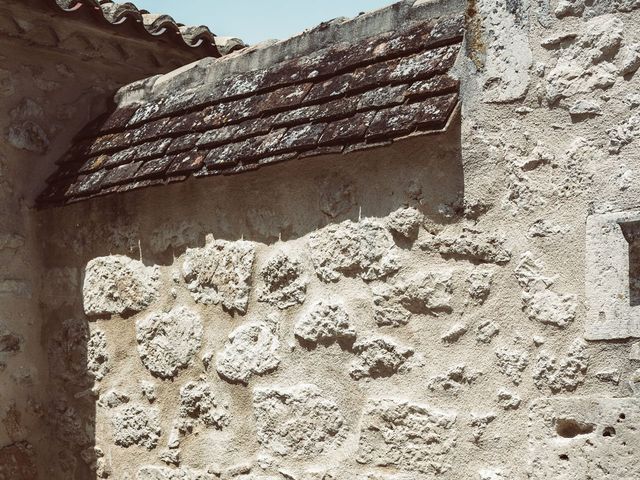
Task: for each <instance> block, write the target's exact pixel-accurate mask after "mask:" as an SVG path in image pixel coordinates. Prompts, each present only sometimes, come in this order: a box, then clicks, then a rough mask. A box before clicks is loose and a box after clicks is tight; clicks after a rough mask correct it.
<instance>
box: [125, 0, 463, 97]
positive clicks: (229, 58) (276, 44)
mask: <svg viewBox="0 0 640 480" xmlns="http://www.w3.org/2000/svg"><path fill="white" fill-rule="evenodd" d="M465 8H466V1H465V0H402V1H400V2H397V3H394V4H392V5H389V6H388V7H384V8H381V9H378V10H374V11H371V12H368V13H363V14H360V15H358V16H357V17H354V18H352V19H345V18H343V17H342V18H337V19H334V20H330V21H328V22H324V23H321V24H320V25H318V26H316V27H314V28H311V29H308V30H305V31H304V32H302V33H300V34H298V35H295V36H293V37H290V38H287V39H285V40H280V41H277V40H267V41H265V42H262V43H259V44H257V45H253V46H251V47H249V48H244V49H242V50H238V51H235V52H233V53H230V54H228V55H225V56H223V57H222V58H205V59H202V60H198V61H196V62H193V63H191V64H189V65H185V66H184V67H181V68H179V69H177V70H174V71H172V72H169V73H167V74H165V75H160V76H158V77H154V78H153V79H152V80H151V81H150V79H145V80H141V81H139V82H134V83H132V84H129V85H125V86H124V87H122V88H121V89H120V90H119V91H118V93H117V94H116V98H115V101H116V103H117V104H118V105H119V106H120V107H124V106H126V105H130V104H134V103H146V102H149V101H153V100H156V99H158V98H162V97H163V96H164V95H165V94H167V93H168V92H171V91H176V89H180V90H183V91H184V90H188V89H190V88H194V89H197V88H202V85H203V84H217V83H218V82H220V81H221V80H223V79H224V78H226V77H229V76H230V75H234V74H238V73H243V72H251V71H254V70H259V69H264V68H268V67H270V66H272V65H274V64H277V63H280V62H284V61H286V60H291V59H293V58H297V57H301V56H305V55H309V54H311V53H313V52H315V51H317V50H320V49H322V48H325V47H328V46H330V45H332V44H335V43H340V42H356V41H358V40H361V39H364V38H367V37H371V36H374V35H379V34H382V33H385V32H389V31H394V30H397V29H400V28H401V27H402V26H404V25H406V23H407V22H414V21H420V20H428V19H433V18H437V17H442V16H447V15H451V14H455V13H462V12H464V11H465Z"/></svg>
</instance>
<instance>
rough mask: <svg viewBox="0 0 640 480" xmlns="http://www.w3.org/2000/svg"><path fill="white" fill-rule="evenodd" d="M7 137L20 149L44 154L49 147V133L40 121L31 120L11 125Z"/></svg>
mask: <svg viewBox="0 0 640 480" xmlns="http://www.w3.org/2000/svg"><path fill="white" fill-rule="evenodd" d="M7 139H8V140H9V143H10V144H11V145H13V146H14V147H16V148H18V149H20V150H27V151H29V152H34V153H39V154H42V153H46V151H47V150H48V149H49V137H48V136H47V133H46V132H45V131H44V129H43V128H42V127H41V126H40V125H39V124H38V123H36V122H34V121H31V120H27V121H26V122H20V123H18V124H15V125H13V126H11V127H10V128H9V131H8V133H7Z"/></svg>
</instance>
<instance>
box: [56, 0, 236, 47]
mask: <svg viewBox="0 0 640 480" xmlns="http://www.w3.org/2000/svg"><path fill="white" fill-rule="evenodd" d="M48 2H49V3H50V4H51V5H52V6H53V7H55V8H57V9H59V10H62V11H64V12H67V13H69V14H76V15H79V14H86V15H91V16H93V17H94V18H96V19H97V20H98V21H101V22H105V21H106V22H107V23H108V24H110V25H112V26H120V25H124V24H127V23H132V24H137V25H142V26H144V31H145V32H146V33H147V34H148V35H149V36H150V37H161V38H163V39H166V40H169V41H170V42H171V43H172V44H173V45H175V46H177V47H179V48H185V49H191V50H199V51H200V52H201V55H200V56H201V57H207V56H213V57H220V56H221V55H223V54H226V53H230V51H235V50H238V49H241V48H244V47H245V46H246V45H245V44H244V43H243V42H242V41H238V42H236V43H235V44H234V45H233V49H231V50H229V49H228V48H225V47H223V48H218V45H217V44H216V39H215V37H216V36H215V34H214V33H213V32H211V31H210V30H209V28H207V27H206V26H185V25H183V24H181V23H178V22H176V21H175V20H174V19H173V18H172V17H171V16H170V15H165V14H153V13H150V12H148V11H147V10H143V9H139V8H138V7H136V6H135V5H134V4H133V3H130V2H126V3H115V2H112V1H110V0H48Z"/></svg>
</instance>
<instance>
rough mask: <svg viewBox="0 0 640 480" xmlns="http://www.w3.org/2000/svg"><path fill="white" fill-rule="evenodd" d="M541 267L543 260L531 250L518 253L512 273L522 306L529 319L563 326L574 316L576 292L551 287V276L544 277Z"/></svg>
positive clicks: (552, 281) (571, 320) (542, 266)
mask: <svg viewBox="0 0 640 480" xmlns="http://www.w3.org/2000/svg"><path fill="white" fill-rule="evenodd" d="M543 270H544V264H543V263H542V261H540V260H536V259H534V258H533V255H532V254H531V252H525V253H524V254H522V256H521V258H520V262H519V263H518V265H517V266H516V269H515V275H516V278H517V279H518V283H519V284H520V286H521V287H522V303H523V309H524V311H525V312H526V313H527V315H528V316H529V318H530V319H531V320H535V321H538V322H540V323H544V324H547V325H554V326H556V327H559V328H565V327H567V326H568V325H569V324H570V323H571V322H573V320H574V319H575V316H576V308H577V296H576V295H574V294H558V293H556V292H554V291H553V290H551V289H550V287H551V286H552V285H553V283H554V280H553V278H548V277H545V276H544V275H543V274H542V272H543Z"/></svg>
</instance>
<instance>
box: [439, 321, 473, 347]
mask: <svg viewBox="0 0 640 480" xmlns="http://www.w3.org/2000/svg"><path fill="white" fill-rule="evenodd" d="M465 333H467V326H466V325H465V324H463V323H456V324H455V325H453V326H452V327H451V328H450V329H449V330H447V332H446V333H445V334H444V335H442V336H441V337H440V339H441V340H442V341H443V342H445V343H455V342H457V341H458V340H460V339H461V338H462V336H463V335H464V334H465Z"/></svg>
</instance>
